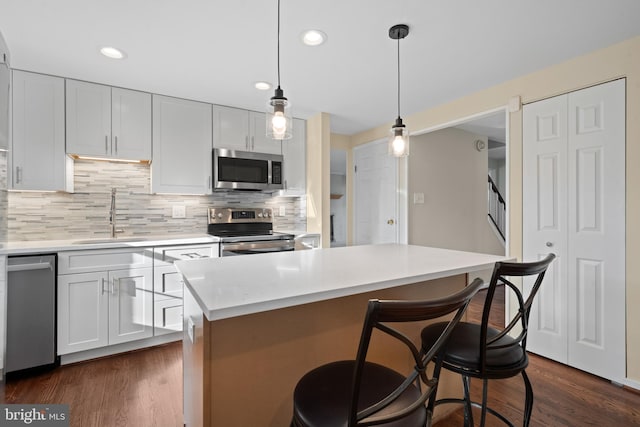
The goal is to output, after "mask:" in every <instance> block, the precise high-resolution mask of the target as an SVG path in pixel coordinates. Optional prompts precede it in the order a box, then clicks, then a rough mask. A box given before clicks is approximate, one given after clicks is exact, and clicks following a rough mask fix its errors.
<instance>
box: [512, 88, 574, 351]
mask: <svg viewBox="0 0 640 427" xmlns="http://www.w3.org/2000/svg"><path fill="white" fill-rule="evenodd" d="M523 115H524V116H523V123H522V131H523V147H522V150H523V153H522V154H523V161H522V175H523V176H522V180H523V182H522V186H523V189H524V193H523V212H522V220H523V242H524V245H523V258H524V260H525V261H533V260H535V259H542V258H544V256H545V255H546V254H548V253H549V252H553V253H555V254H556V256H557V258H556V259H555V261H554V262H553V263H552V264H551V266H550V267H549V270H548V271H547V273H546V275H545V279H544V283H543V285H542V287H541V288H540V291H539V292H538V295H537V297H536V300H535V302H534V304H533V307H532V309H531V317H530V319H529V338H528V340H527V349H528V350H530V351H532V352H534V353H538V354H540V355H543V356H545V357H547V358H550V359H553V360H556V361H558V362H562V363H567V348H568V347H567V346H568V341H567V313H566V311H567V304H568V303H567V266H566V262H567V233H568V232H567V146H568V139H567V96H566V95H563V96H558V97H555V98H550V99H545V100H543V101H539V102H536V103H533V104H528V105H525V106H524V108H523ZM532 285H533V283H532V282H525V283H524V286H525V291H526V292H527V293H528V292H529V291H530V289H531V286H532Z"/></svg>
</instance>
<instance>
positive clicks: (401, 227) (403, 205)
mask: <svg viewBox="0 0 640 427" xmlns="http://www.w3.org/2000/svg"><path fill="white" fill-rule="evenodd" d="M386 142H387V139H386V138H384V139H377V140H375V141H371V142H367V143H366V144H361V145H358V146H356V147H353V148H352V149H351V156H352V159H353V164H352V166H353V167H354V168H355V166H356V164H355V159H356V152H357V151H359V150H362V149H363V148H368V147H371V146H373V145H376V144H383V143H386ZM408 165H409V163H408V160H407V157H400V158H398V161H397V165H396V185H397V186H396V197H395V199H396V212H395V216H396V221H397V224H396V242H398V243H400V244H404V245H406V244H407V243H408V241H409V239H408V236H409V230H408V229H409V212H408V199H407V192H408V189H407V188H408V182H409V172H408V169H409V168H408ZM351 172H352V173H354V178H353V183H352V187H353V215H352V217H351V227H352V230H353V233H352V236H353V243H354V244H355V238H356V236H357V218H358V205H357V203H356V200H357V191H358V185H357V179H356V177H355V170H352V171H351Z"/></svg>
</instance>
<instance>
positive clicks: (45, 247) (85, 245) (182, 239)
mask: <svg viewBox="0 0 640 427" xmlns="http://www.w3.org/2000/svg"><path fill="white" fill-rule="evenodd" d="M219 241H220V239H219V238H217V237H215V236H210V235H208V234H185V235H169V236H120V237H118V238H115V239H109V238H94V239H81V238H78V239H70V240H41V241H35V240H34V241H29V240H26V241H14V242H8V243H6V244H5V245H4V246H3V247H1V248H0V254H4V255H28V254H35V253H40V254H41V253H55V252H62V251H80V250H89V249H118V248H139V247H152V246H167V245H196V244H206V243H218V242H219Z"/></svg>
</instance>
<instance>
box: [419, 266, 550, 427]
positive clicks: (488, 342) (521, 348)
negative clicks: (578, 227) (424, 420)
mask: <svg viewBox="0 0 640 427" xmlns="http://www.w3.org/2000/svg"><path fill="white" fill-rule="evenodd" d="M554 258H555V255H554V254H549V255H547V256H546V257H545V258H544V259H543V260H541V261H537V262H530V263H512V262H498V263H496V264H495V267H494V269H493V275H492V277H491V282H490V283H489V287H488V290H487V296H486V300H485V302H484V308H483V312H482V323H480V324H477V323H468V322H459V323H458V324H457V325H456V327H455V328H454V330H453V332H452V333H451V336H450V337H449V341H448V342H447V345H446V346H445V348H444V351H443V353H442V355H437V358H436V362H438V363H436V367H435V369H436V370H435V371H434V373H433V376H434V377H436V378H437V377H438V376H439V375H440V368H444V369H447V370H449V371H453V372H456V373H458V374H460V375H462V382H463V386H464V399H440V400H435V396H434V397H433V398H432V399H431V400H430V402H429V406H430V409H431V410H433V407H434V406H435V405H438V404H441V403H454V402H455V403H464V420H465V423H464V425H465V426H473V425H474V424H473V414H472V411H471V407H472V406H475V407H479V408H481V420H480V425H481V426H484V424H485V420H486V416H487V412H489V413H490V414H493V415H494V416H496V417H498V418H499V419H500V420H502V421H503V422H504V423H505V424H507V425H509V426H513V424H511V422H510V421H509V420H508V419H507V418H506V417H504V416H503V415H502V414H500V413H498V412H497V411H495V410H493V409H491V408H489V407H488V406H487V385H488V384H487V383H488V380H490V379H501V378H510V377H513V376H516V375H518V374H521V375H522V378H523V380H524V384H525V390H526V392H525V404H524V423H523V425H524V426H525V427H526V426H528V425H529V421H530V419H531V411H532V409H533V389H532V388H531V383H530V382H529V378H528V377H527V373H526V372H525V368H526V367H527V366H528V365H529V358H528V357H527V352H526V348H527V328H528V322H529V313H530V311H531V304H532V303H533V299H534V297H535V295H536V293H537V292H538V289H540V285H541V284H542V279H543V278H544V274H545V272H546V271H547V268H548V267H549V264H551V261H553V259H554ZM515 276H519V277H525V276H534V279H535V282H534V284H533V287H532V289H531V292H530V293H529V296H528V297H527V299H526V300H525V299H524V298H523V296H522V293H521V292H520V290H519V289H518V288H517V287H516V286H515V285H514V284H513V283H512V282H511V281H509V280H508V279H507V277H515ZM499 283H504V284H505V285H506V286H508V287H509V288H510V289H511V291H512V292H513V293H514V294H515V296H516V297H517V300H518V311H517V313H516V314H515V315H514V316H513V318H512V319H511V320H510V322H509V323H508V324H507V326H506V327H504V328H502V329H496V328H492V327H490V326H489V325H488V323H489V313H490V311H491V303H492V301H493V296H494V295H495V291H496V286H497V285H498V284H499ZM518 326H519V327H520V328H521V331H517V330H516V329H514V328H516V327H518ZM447 328H448V325H447V324H446V323H436V324H433V325H429V326H427V327H426V328H424V329H423V331H422V348H423V351H428V349H429V348H431V346H433V344H434V343H435V342H437V340H438V337H439V336H440V334H441V333H442V331H443V330H445V329H447ZM512 332H513V333H514V334H515V333H518V335H517V336H515V337H513V336H511V335H510V334H511V333H512ZM472 377H473V378H480V379H482V381H483V385H482V386H483V388H482V403H481V404H480V403H477V402H472V401H471V398H470V395H469V391H470V383H471V382H470V378H472Z"/></svg>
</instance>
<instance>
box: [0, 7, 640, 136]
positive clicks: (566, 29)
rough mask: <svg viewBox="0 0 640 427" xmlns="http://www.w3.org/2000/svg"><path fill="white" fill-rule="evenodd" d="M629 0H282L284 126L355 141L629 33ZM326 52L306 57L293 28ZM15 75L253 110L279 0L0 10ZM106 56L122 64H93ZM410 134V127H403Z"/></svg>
mask: <svg viewBox="0 0 640 427" xmlns="http://www.w3.org/2000/svg"><path fill="white" fill-rule="evenodd" d="M638 17H640V1H638V0H561V1H558V0H535V1H532V0H530V1H524V0H519V1H514V0H484V1H478V0H456V1H451V0H396V1H390V0H348V1H345V0H322V1H310V0H295V1H294V0H282V35H281V67H282V88H283V89H284V91H285V96H287V97H288V98H289V100H290V101H291V103H292V105H293V114H294V116H297V117H301V118H308V117H309V116H311V115H313V114H315V113H317V112H321V111H322V112H327V113H330V114H331V127H332V131H333V132H337V133H342V134H347V135H348V134H353V133H356V132H359V131H363V130H366V129H369V128H372V127H375V126H378V125H382V124H386V123H391V122H392V121H393V119H394V118H395V116H396V108H397V107H396V42H395V41H393V40H391V39H390V38H389V37H388V29H389V27H391V26H392V25H394V24H398V23H405V24H408V25H409V27H410V28H411V32H410V34H409V36H408V37H407V38H406V39H404V40H402V41H401V45H400V48H401V62H402V73H401V76H402V106H401V113H402V116H404V117H406V116H408V115H410V114H411V113H414V112H417V111H422V110H425V109H427V108H429V107H432V106H435V105H439V104H442V103H444V102H447V101H450V100H452V99H455V98H459V97H461V96H464V95H466V94H469V93H472V92H475V91H478V90H480V89H483V88H486V87H490V86H492V85H495V84H497V83H500V82H502V81H505V80H509V79H512V78H514V77H517V76H520V75H524V74H527V73H530V72H532V71H536V70H539V69H541V68H544V67H547V66H549V65H552V64H555V63H558V62H561V61H563V60H565V59H568V58H571V57H574V56H577V55H581V54H584V53H587V52H589V51H592V50H595V49H598V48H602V47H606V46H609V45H611V44H613V43H616V42H619V41H622V40H625V39H628V38H631V37H633V36H636V35H639V34H640V25H639V24H638ZM309 28H316V29H321V30H323V31H324V32H326V33H327V34H328V37H329V39H328V42H327V43H326V44H324V45H322V46H320V47H315V48H313V47H307V46H304V45H303V44H302V43H301V42H300V37H299V36H300V34H301V32H302V31H303V30H304V29H309ZM0 31H1V32H2V33H3V34H4V37H5V39H6V41H7V43H8V44H9V48H10V50H11V53H12V66H13V67H14V68H19V69H25V70H32V71H38V72H44V73H49V74H54V75H60V76H65V77H72V78H78V79H84V80H89V81H94V82H99V83H105V84H110V85H115V86H122V87H127V88H133V89H140V90H145V91H149V92H154V93H161V94H166V95H173V96H178V97H184V98H190V99H196V100H202V101H207V102H212V103H217V104H223V105H230V106H235V107H241V108H247V109H254V110H263V109H264V106H265V104H266V101H267V99H268V98H269V97H270V96H272V92H271V91H269V92H266V93H265V92H260V91H257V90H256V89H254V88H253V82H255V81H258V80H268V81H270V82H272V83H274V82H275V80H276V59H275V54H276V0H270V1H266V0H231V1H224V2H223V1H219V0H188V1H180V0H110V1H97V0H56V1H51V0H0ZM104 45H111V46H116V47H118V48H121V49H123V50H124V51H125V52H126V53H127V55H128V58H127V59H126V60H124V61H113V60H109V59H106V58H104V57H102V56H101V55H100V54H99V53H98V49H99V48H100V47H101V46H104ZM407 124H408V126H409V128H411V123H410V122H408V123H407Z"/></svg>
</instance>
